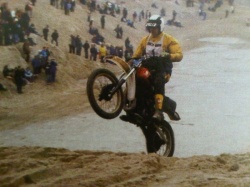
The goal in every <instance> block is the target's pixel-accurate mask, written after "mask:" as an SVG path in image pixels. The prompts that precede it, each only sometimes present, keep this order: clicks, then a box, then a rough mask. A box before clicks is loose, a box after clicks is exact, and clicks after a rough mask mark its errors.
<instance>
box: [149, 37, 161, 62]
mask: <svg viewBox="0 0 250 187" xmlns="http://www.w3.org/2000/svg"><path fill="white" fill-rule="evenodd" d="M150 36H151V34H150V35H149V37H148V40H147V44H146V56H147V57H153V56H160V55H161V54H162V52H163V49H162V43H163V36H164V35H162V37H161V39H160V40H159V41H158V42H156V43H154V42H152V41H150V40H149V38H150Z"/></svg>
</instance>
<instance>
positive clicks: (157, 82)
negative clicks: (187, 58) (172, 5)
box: [132, 15, 183, 121]
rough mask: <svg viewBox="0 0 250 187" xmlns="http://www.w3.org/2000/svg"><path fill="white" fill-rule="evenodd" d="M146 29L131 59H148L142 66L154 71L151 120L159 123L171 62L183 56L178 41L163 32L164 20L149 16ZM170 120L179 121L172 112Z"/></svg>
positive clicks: (176, 114) (176, 115) (161, 117)
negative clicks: (152, 113)
mask: <svg viewBox="0 0 250 187" xmlns="http://www.w3.org/2000/svg"><path fill="white" fill-rule="evenodd" d="M146 28H147V30H148V31H149V33H150V34H149V35H147V36H145V37H143V38H142V40H141V42H140V44H139V46H138V47H137V49H136V50H135V52H134V54H133V56H132V59H133V58H140V57H142V56H143V55H145V56H146V58H147V59H149V60H146V61H145V62H144V63H142V65H143V66H144V67H147V68H148V69H149V70H154V73H153V75H154V76H153V77H154V83H153V84H154V89H155V113H154V115H153V118H155V119H157V120H160V121H161V120H163V113H162V105H163V98H164V93H165V83H167V82H168V81H169V79H170V77H171V73H172V67H173V64H172V62H179V61H181V60H182V57H183V54H182V49H181V47H180V45H179V43H178V41H177V40H176V39H175V38H173V37H172V36H170V35H168V34H166V33H164V32H163V29H164V20H163V18H161V17H160V16H159V15H153V16H151V17H150V18H149V20H148V21H147V23H146ZM149 57H150V58H149ZM150 59H151V60H150ZM155 62H156V63H155ZM171 119H172V120H179V119H180V117H179V115H178V113H177V112H174V113H173V116H171Z"/></svg>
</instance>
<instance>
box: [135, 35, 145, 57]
mask: <svg viewBox="0 0 250 187" xmlns="http://www.w3.org/2000/svg"><path fill="white" fill-rule="evenodd" d="M147 38H148V36H145V37H144V38H142V40H141V42H140V44H139V45H138V47H137V49H136V50H135V52H134V54H133V56H132V58H140V57H141V56H142V55H143V53H144V51H145V49H146V44H147Z"/></svg>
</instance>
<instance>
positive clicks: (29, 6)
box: [24, 2, 32, 18]
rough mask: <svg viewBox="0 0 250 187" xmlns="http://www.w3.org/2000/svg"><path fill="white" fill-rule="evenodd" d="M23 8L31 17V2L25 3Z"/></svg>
mask: <svg viewBox="0 0 250 187" xmlns="http://www.w3.org/2000/svg"><path fill="white" fill-rule="evenodd" d="M24 10H25V12H26V13H27V14H28V15H29V17H30V18H31V17H32V4H31V2H28V3H27V4H26V5H25V8H24Z"/></svg>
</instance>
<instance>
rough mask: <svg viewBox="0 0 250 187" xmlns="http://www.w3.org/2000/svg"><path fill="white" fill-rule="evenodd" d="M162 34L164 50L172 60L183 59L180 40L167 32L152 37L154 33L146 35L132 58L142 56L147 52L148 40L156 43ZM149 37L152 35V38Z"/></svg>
mask: <svg viewBox="0 0 250 187" xmlns="http://www.w3.org/2000/svg"><path fill="white" fill-rule="evenodd" d="M162 36H163V37H164V38H163V41H162V49H163V51H165V52H167V53H169V54H170V60H171V61H172V62H179V61H181V60H182V57H183V54H182V49H181V47H180V45H179V43H178V41H177V40H176V39H175V38H174V37H172V36H170V35H168V34H166V33H163V32H162V33H161V34H160V35H158V36H157V37H155V38H154V37H152V35H148V36H145V37H144V38H143V39H142V40H141V42H140V44H139V46H138V47H137V49H136V50H135V52H134V54H133V57H132V58H140V57H141V56H142V55H143V54H144V53H145V50H146V45H147V41H152V42H154V43H157V42H159V41H160V40H161V38H162ZM148 37H150V38H148Z"/></svg>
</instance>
